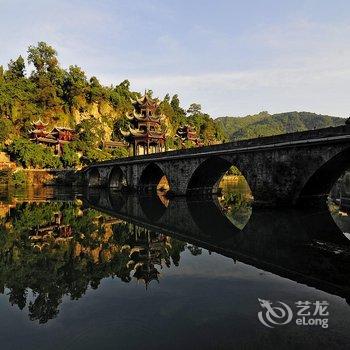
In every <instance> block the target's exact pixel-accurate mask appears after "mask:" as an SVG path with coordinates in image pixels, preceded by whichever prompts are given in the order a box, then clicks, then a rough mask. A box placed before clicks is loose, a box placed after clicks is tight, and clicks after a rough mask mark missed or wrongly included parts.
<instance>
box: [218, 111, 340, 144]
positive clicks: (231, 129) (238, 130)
mask: <svg viewBox="0 0 350 350" xmlns="http://www.w3.org/2000/svg"><path fill="white" fill-rule="evenodd" d="M215 121H216V123H218V125H219V126H221V127H222V129H223V130H224V131H225V133H226V135H225V136H226V137H227V138H228V139H230V140H242V139H250V138H254V137H259V136H271V135H278V134H284V133H290V132H296V131H305V130H313V129H320V128H326V127H328V126H338V125H343V124H344V122H345V120H344V119H343V118H337V117H332V116H329V115H321V114H316V113H310V112H287V113H279V114H272V115H270V114H269V113H267V112H261V113H259V114H255V115H247V116H246V117H222V118H217V119H216V120H215Z"/></svg>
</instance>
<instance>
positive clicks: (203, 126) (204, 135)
mask: <svg viewBox="0 0 350 350" xmlns="http://www.w3.org/2000/svg"><path fill="white" fill-rule="evenodd" d="M187 113H188V117H187V123H189V124H190V125H192V126H193V127H195V129H196V130H198V131H199V136H200V138H201V139H202V140H203V142H204V144H211V143H212V142H215V141H223V140H224V132H223V130H222V127H221V125H220V124H217V123H215V121H214V120H213V119H212V118H210V116H209V115H208V114H206V113H203V112H202V107H201V105H200V104H198V103H192V104H191V105H190V107H189V109H188V110H187Z"/></svg>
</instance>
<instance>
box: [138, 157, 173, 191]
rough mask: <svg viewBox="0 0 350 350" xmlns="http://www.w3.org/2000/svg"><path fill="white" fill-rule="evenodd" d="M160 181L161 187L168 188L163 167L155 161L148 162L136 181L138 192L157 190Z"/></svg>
mask: <svg viewBox="0 0 350 350" xmlns="http://www.w3.org/2000/svg"><path fill="white" fill-rule="evenodd" d="M161 181H162V186H164V187H163V188H162V189H163V190H165V189H169V180H168V178H167V176H166V174H165V172H164V171H163V169H162V168H161V167H160V166H159V165H158V164H156V163H153V162H152V163H150V164H148V165H147V166H146V167H145V168H144V169H143V171H142V174H141V176H140V180H139V182H138V186H137V188H138V192H139V193H153V194H155V193H156V192H157V189H161V188H160V187H159V184H160V182H161Z"/></svg>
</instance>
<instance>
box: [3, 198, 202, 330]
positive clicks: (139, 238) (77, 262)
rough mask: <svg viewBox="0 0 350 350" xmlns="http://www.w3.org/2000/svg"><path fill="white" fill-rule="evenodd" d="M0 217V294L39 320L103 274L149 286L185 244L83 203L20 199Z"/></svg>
mask: <svg viewBox="0 0 350 350" xmlns="http://www.w3.org/2000/svg"><path fill="white" fill-rule="evenodd" d="M0 220H1V221H0V291H1V292H2V293H5V292H6V293H7V294H8V295H9V301H10V303H11V304H12V305H17V306H18V307H19V308H20V309H24V308H25V307H26V306H27V307H28V310H29V317H30V319H31V320H38V321H39V322H40V323H45V322H47V321H48V320H49V319H51V318H54V317H55V316H57V314H58V312H59V311H58V310H59V305H60V303H61V302H62V297H63V296H64V295H69V296H70V297H71V299H79V298H81V297H82V296H83V295H84V294H85V292H86V291H87V289H88V288H92V289H96V288H98V286H99V284H100V281H101V280H102V279H103V278H105V277H115V278H119V279H120V280H121V281H123V282H130V281H131V280H132V279H133V278H135V279H137V280H138V281H142V282H144V283H145V285H146V287H147V286H148V284H149V283H150V282H151V281H152V280H158V276H159V273H160V270H161V269H162V268H163V267H170V266H171V265H175V266H178V264H179V261H180V253H181V252H182V251H184V249H185V246H186V244H185V243H183V242H181V241H178V240H175V239H173V238H170V237H168V236H165V235H163V234H158V233H155V232H151V231H149V230H147V229H145V228H142V227H137V226H135V225H133V224H129V223H126V222H123V221H120V220H118V219H115V218H113V217H110V216H107V215H104V214H101V213H99V212H97V211H95V210H92V209H82V207H81V204H80V203H79V202H78V201H77V202H74V203H62V202H51V203H40V204H35V203H23V204H20V205H17V206H16V207H14V208H11V209H10V211H9V212H7V213H6V214H5V215H4V216H3V217H2V218H1V219H0ZM190 250H191V252H192V250H193V254H197V251H196V249H193V248H192V246H191V248H190Z"/></svg>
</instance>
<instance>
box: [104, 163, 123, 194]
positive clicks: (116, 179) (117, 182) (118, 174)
mask: <svg viewBox="0 0 350 350" xmlns="http://www.w3.org/2000/svg"><path fill="white" fill-rule="evenodd" d="M108 183H109V187H110V188H113V189H116V190H122V189H123V188H125V187H126V186H127V182H126V176H125V174H124V172H123V170H122V169H121V167H120V166H118V165H115V166H114V167H113V168H112V170H111V172H110V175H109V180H108Z"/></svg>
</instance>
